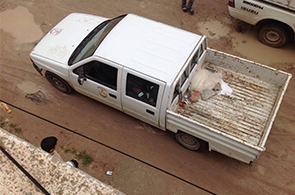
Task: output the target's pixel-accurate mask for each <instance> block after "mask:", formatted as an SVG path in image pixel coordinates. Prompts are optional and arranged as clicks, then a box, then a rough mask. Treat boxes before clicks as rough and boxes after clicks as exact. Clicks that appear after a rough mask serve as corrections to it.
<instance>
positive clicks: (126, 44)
mask: <svg viewBox="0 0 295 195" xmlns="http://www.w3.org/2000/svg"><path fill="white" fill-rule="evenodd" d="M201 38H202V36H200V35H197V34H194V33H191V32H188V31H185V30H182V29H179V28H175V27H172V26H169V25H166V24H163V23H160V22H156V21H153V20H150V19H147V18H144V17H140V16H137V15H134V14H128V15H126V16H125V18H123V19H122V20H121V21H120V22H119V23H118V24H117V25H116V26H115V28H114V29H113V30H112V31H111V32H110V33H109V34H108V35H107V37H106V38H105V39H104V41H103V42H102V43H101V45H100V46H99V47H98V49H97V50H96V52H95V53H94V55H96V56H99V57H102V58H105V59H108V60H110V61H113V62H116V63H118V64H121V65H123V66H125V67H128V68H130V69H133V70H135V71H138V72H141V73H144V74H147V75H150V76H153V77H155V78H157V79H160V80H162V81H164V82H166V83H172V82H173V80H174V79H175V77H176V75H177V74H179V72H180V70H181V68H182V67H183V66H184V64H185V62H186V61H187V59H188V57H189V56H190V55H191V53H192V51H193V49H194V48H195V47H196V45H197V44H198V42H199V41H200V40H201Z"/></svg>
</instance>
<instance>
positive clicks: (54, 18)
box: [0, 0, 295, 195]
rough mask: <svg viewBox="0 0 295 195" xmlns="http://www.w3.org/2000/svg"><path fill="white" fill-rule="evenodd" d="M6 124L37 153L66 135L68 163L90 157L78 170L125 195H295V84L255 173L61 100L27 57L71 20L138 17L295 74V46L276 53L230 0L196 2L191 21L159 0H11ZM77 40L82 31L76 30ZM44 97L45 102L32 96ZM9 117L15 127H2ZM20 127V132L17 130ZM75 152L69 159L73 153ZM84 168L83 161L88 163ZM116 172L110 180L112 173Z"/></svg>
mask: <svg viewBox="0 0 295 195" xmlns="http://www.w3.org/2000/svg"><path fill="white" fill-rule="evenodd" d="M0 6H1V7H0V9H1V10H0V11H1V12H0V28H1V31H0V33H1V34H0V38H1V48H0V55H1V56H0V57H1V58H0V99H1V100H3V101H5V102H8V103H9V104H11V105H13V106H10V108H11V109H12V113H10V114H7V113H6V112H4V111H3V110H0V120H1V121H0V123H1V124H2V125H3V127H4V128H5V129H7V130H9V131H10V132H12V133H14V134H16V135H17V136H19V137H21V138H23V139H25V140H27V141H29V142H30V143H32V144H34V145H36V146H39V143H40V140H41V139H42V138H44V137H46V136H49V135H55V136H56V137H58V139H59V141H58V143H59V145H58V148H57V150H58V152H59V153H60V154H61V155H62V157H63V158H64V159H65V160H68V159H71V158H72V157H73V156H74V154H73V150H75V152H74V153H77V152H81V151H83V150H85V152H86V153H87V154H88V155H89V156H91V157H92V158H93V162H92V163H91V165H90V166H83V165H82V164H81V166H80V169H82V170H84V171H85V172H87V173H89V174H90V175H92V176H94V177H96V178H98V179H100V180H101V181H103V182H105V183H107V184H110V185H112V186H114V187H115V188H117V189H119V190H120V191H122V192H124V193H126V194H185V195H187V194H210V193H217V194H292V193H295V176H294V173H293V170H294V167H295V144H294V138H295V106H294V103H293V102H294V97H295V81H294V79H292V80H291V82H290V84H289V87H288V90H287V93H286V95H285V97H284V99H283V102H282V105H281V108H280V110H279V113H278V115H277V117H276V120H275V123H274V125H273V128H272V132H271V134H270V137H269V140H268V142H267V144H266V147H267V150H266V152H264V153H262V155H261V156H260V158H259V159H258V161H257V162H256V163H255V164H254V166H252V167H249V166H248V165H246V164H244V163H240V162H238V161H236V160H233V159H231V158H228V157H226V156H223V155H221V154H219V153H216V152H212V153H209V152H207V151H205V152H202V153H196V152H191V151H188V150H186V149H184V148H183V147H181V146H180V145H178V143H176V141H175V140H174V136H173V134H172V133H169V132H162V131H160V130H157V129H154V128H151V127H150V126H148V125H146V124H144V123H142V122H140V121H138V120H136V119H134V118H132V117H129V116H127V115H125V114H123V113H121V112H119V111H117V110H114V109H112V108H110V107H108V106H105V105H103V104H101V103H99V102H96V101H94V100H92V99H89V98H87V97H85V96H83V95H80V94H78V93H73V94H72V95H66V94H62V93H60V92H59V91H57V90H56V89H54V88H53V87H52V86H51V85H50V84H49V83H48V82H47V81H46V79H44V78H42V77H41V76H40V75H39V74H38V73H37V71H36V70H35V69H34V68H33V66H32V64H31V62H30V59H29V53H30V51H31V50H32V49H33V47H34V45H35V44H36V43H37V42H38V40H39V39H40V38H41V37H42V36H43V35H45V34H46V33H47V32H48V31H49V30H50V29H51V28H52V27H53V26H54V25H55V24H56V23H57V22H59V21H60V20H61V19H62V18H64V17H65V16H66V15H68V14H69V13H72V12H83V13H89V14H95V15H101V16H104V17H110V18H112V17H115V16H118V15H121V14H125V13H135V14H138V15H141V16H145V17H148V18H151V19H154V20H157V21H160V22H163V23H166V24H170V25H172V26H176V27H179V28H182V29H185V30H188V31H191V32H195V33H198V34H205V35H207V36H208V38H209V39H208V45H209V47H211V48H214V49H218V50H221V51H225V52H227V53H231V54H235V55H238V56H241V57H245V58H248V59H250V60H255V61H257V62H260V63H263V64H266V65H269V66H272V67H275V68H278V69H280V70H284V71H287V72H289V73H291V74H293V75H294V74H295V54H294V53H295V44H294V43H289V44H288V45H287V46H286V47H284V48H282V49H274V48H269V47H267V46H264V45H262V44H261V43H259V42H258V41H257V39H256V34H255V32H256V30H257V29H255V28H254V29H251V28H250V27H249V26H247V25H245V24H243V23H241V24H242V25H243V27H245V32H244V33H237V32H236V31H235V27H236V26H237V25H238V24H240V22H238V21H236V20H234V19H232V18H231V17H230V16H229V14H228V12H227V0H212V1H210V3H208V1H206V0H199V1H196V2H195V4H194V7H195V10H196V12H197V14H195V15H194V16H191V15H189V14H187V13H183V12H182V11H181V9H180V0H178V1H168V0H163V1H157V0H138V1H131V0H121V1H115V0H99V1H94V0H88V1H77V0H68V1H60V0H45V1H33V0H26V1H21V0H14V1H12V0H3V1H1V3H0ZM73 33H74V32H73ZM38 91H41V92H42V93H41V96H39V100H40V101H39V102H34V101H32V99H29V98H26V95H28V94H31V93H36V92H38ZM6 119H8V120H9V122H7V123H6V122H4V121H5V120H6ZM16 129H17V130H16ZM67 151H69V152H67ZM80 163H82V160H80ZM109 170H110V171H113V175H112V176H108V175H106V171H109Z"/></svg>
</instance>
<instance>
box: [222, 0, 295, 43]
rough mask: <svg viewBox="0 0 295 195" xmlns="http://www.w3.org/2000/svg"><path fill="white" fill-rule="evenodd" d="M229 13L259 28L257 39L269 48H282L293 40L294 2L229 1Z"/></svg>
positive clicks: (286, 0) (294, 22) (279, 0)
mask: <svg viewBox="0 0 295 195" xmlns="http://www.w3.org/2000/svg"><path fill="white" fill-rule="evenodd" d="M228 9H229V13H230V15H231V16H233V17H234V18H238V19H240V20H242V21H244V22H246V23H249V24H251V25H254V26H256V25H258V26H259V27H260V29H259V32H258V39H259V41H260V42H262V43H263V44H265V45H268V46H271V47H282V46H283V45H285V43H286V42H287V41H288V40H294V39H295V36H294V34H295V0H229V6H228Z"/></svg>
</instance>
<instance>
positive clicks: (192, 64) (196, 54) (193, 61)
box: [190, 49, 199, 71]
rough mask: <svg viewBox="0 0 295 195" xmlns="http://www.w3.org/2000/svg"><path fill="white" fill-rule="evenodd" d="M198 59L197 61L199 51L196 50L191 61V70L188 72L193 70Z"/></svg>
mask: <svg viewBox="0 0 295 195" xmlns="http://www.w3.org/2000/svg"><path fill="white" fill-rule="evenodd" d="M198 59H199V49H198V50H197V52H196V53H195V55H194V57H193V59H192V61H191V69H190V71H192V70H193V68H194V67H195V65H196V63H197V62H198Z"/></svg>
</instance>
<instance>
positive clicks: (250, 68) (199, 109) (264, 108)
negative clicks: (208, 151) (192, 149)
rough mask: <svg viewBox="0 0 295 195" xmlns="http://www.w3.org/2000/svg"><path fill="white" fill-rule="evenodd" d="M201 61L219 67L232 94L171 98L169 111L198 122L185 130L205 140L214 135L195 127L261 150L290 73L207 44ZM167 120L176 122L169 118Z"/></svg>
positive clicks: (203, 64) (189, 121) (194, 122)
mask: <svg viewBox="0 0 295 195" xmlns="http://www.w3.org/2000/svg"><path fill="white" fill-rule="evenodd" d="M200 64H202V66H203V67H206V66H209V67H213V68H216V69H219V70H222V71H223V73H224V75H223V81H224V82H225V83H227V84H228V85H229V86H230V87H231V88H232V89H233V93H232V95H231V96H230V97H227V96H223V95H216V96H214V97H211V98H210V99H208V100H207V101H203V100H202V99H201V98H199V101H198V102H194V103H192V102H191V103H190V104H179V103H177V102H174V104H172V106H171V108H170V111H169V112H168V115H169V116H170V114H169V113H170V112H171V113H175V114H176V115H175V116H177V115H179V116H182V117H183V119H187V122H186V123H187V125H188V124H189V123H190V124H195V125H197V126H199V127H197V126H195V127H193V126H191V127H193V128H190V130H188V131H187V132H188V133H190V134H193V135H195V136H196V137H202V138H204V139H205V140H206V141H208V142H210V140H211V139H215V138H210V136H213V134H212V135H209V134H207V135H205V134H204V131H203V133H202V132H201V131H200V130H198V129H200V128H203V129H204V128H205V129H207V130H209V131H211V132H212V133H215V134H214V135H216V133H217V134H219V135H222V136H224V137H227V138H230V139H231V140H235V141H237V142H239V143H242V144H243V145H247V146H249V147H252V148H256V149H259V150H264V148H265V143H266V141H267V138H268V135H269V133H270V130H271V127H272V124H273V122H274V119H275V116H276V114H277V111H278V109H279V106H280V103H281V101H282V98H283V96H284V94H285V92H286V88H287V86H288V83H289V81H290V79H291V77H292V75H290V74H288V73H285V72H282V71H279V70H276V69H273V68H271V67H268V66H265V65H262V64H258V63H255V62H253V61H249V60H245V59H243V58H239V57H237V56H233V55H230V54H226V53H223V52H220V51H217V50H214V49H210V48H208V49H207V51H206V58H205V59H204V61H203V63H202V62H200ZM184 91H185V90H184ZM175 120H176V119H175ZM170 123H171V124H172V123H173V124H174V125H176V126H177V124H175V123H174V122H173V121H171V120H170V119H169V120H168V124H170ZM182 125H185V123H183V124H182ZM170 128H171V129H172V128H174V129H175V128H177V127H172V126H171V127H170ZM179 128H180V129H181V128H184V127H179ZM208 136H209V137H208ZM211 141H212V140H211Z"/></svg>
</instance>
